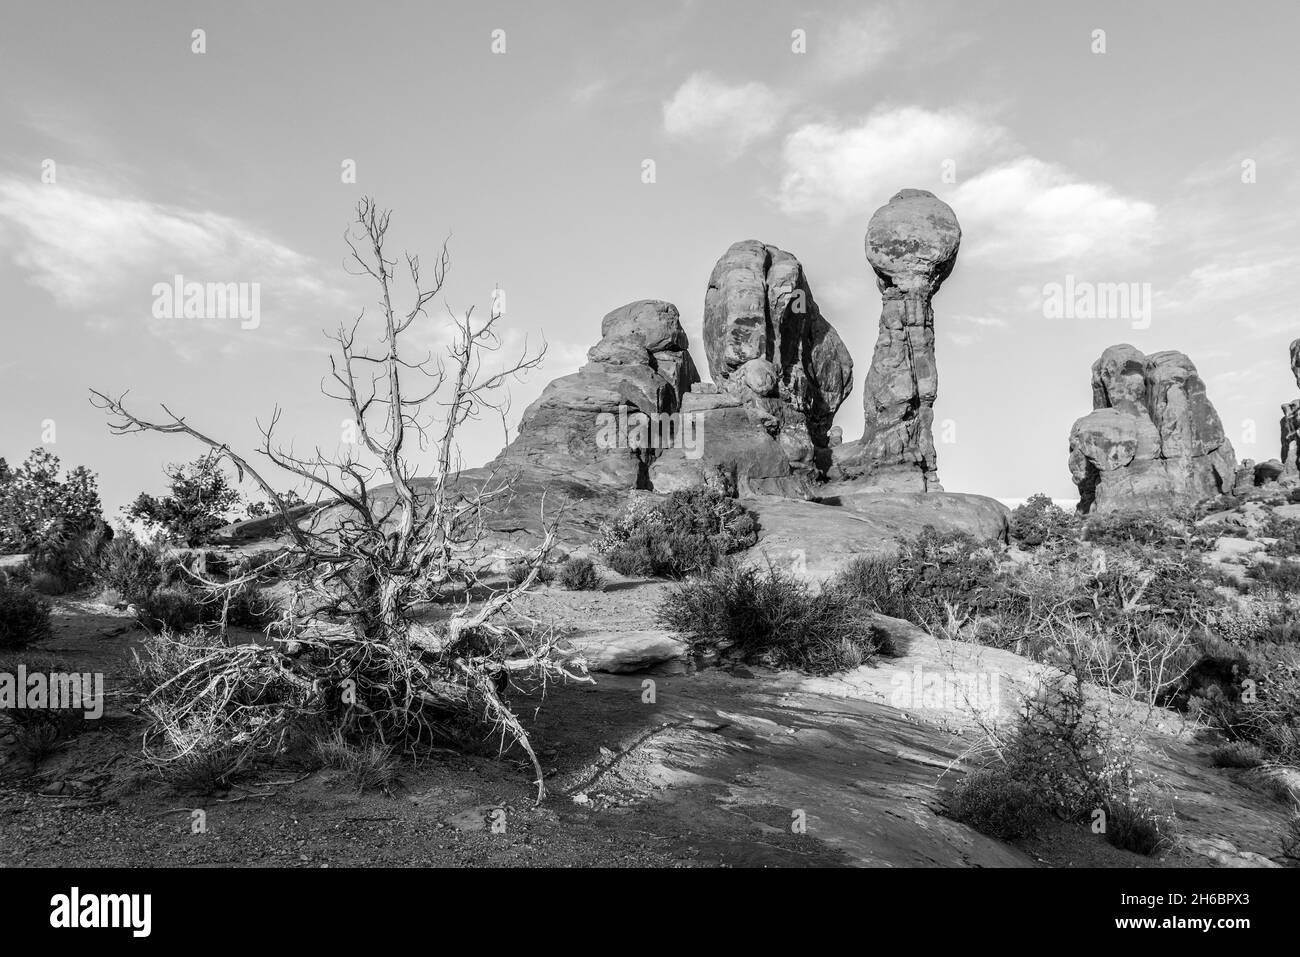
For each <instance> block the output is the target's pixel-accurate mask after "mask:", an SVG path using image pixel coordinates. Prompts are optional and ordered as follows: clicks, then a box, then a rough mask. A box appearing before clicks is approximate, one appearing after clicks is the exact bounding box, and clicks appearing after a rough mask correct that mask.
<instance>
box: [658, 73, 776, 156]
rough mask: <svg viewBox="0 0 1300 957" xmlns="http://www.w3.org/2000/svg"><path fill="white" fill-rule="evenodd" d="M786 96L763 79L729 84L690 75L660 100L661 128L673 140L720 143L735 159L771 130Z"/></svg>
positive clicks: (708, 75)
mask: <svg viewBox="0 0 1300 957" xmlns="http://www.w3.org/2000/svg"><path fill="white" fill-rule="evenodd" d="M789 107H790V100H789V98H788V97H786V96H784V95H782V94H779V93H777V92H775V91H774V90H772V89H771V88H770V87H768V86H767V85H766V84H763V83H742V84H728V83H725V82H723V81H722V80H719V79H718V78H717V77H714V76H713V75H712V74H709V73H693V74H691V76H689V77H687V79H686V81H685V82H684V83H683V84H682V85H681V86H680V87H678V88H677V92H676V93H674V94H673V96H672V99H670V100H668V101H666V102H665V103H664V107H663V109H664V132H665V133H667V134H668V136H670V137H672V138H673V139H679V140H688V141H695V142H715V143H720V144H721V145H722V147H723V150H724V153H725V155H726V156H727V158H729V159H735V158H736V157H738V156H740V155H741V154H742V153H744V152H745V150H746V149H748V148H749V147H750V145H752V144H753V143H755V142H757V141H758V140H761V139H763V138H764V137H767V136H769V135H771V134H772V133H773V132H775V131H776V129H777V127H778V126H779V125H780V122H781V120H782V119H783V118H784V116H785V114H786V111H787V110H788V109H789Z"/></svg>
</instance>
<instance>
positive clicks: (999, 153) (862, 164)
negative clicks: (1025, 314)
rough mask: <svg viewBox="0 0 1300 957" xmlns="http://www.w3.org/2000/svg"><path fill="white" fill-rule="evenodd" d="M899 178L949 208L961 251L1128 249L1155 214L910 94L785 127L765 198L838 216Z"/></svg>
mask: <svg viewBox="0 0 1300 957" xmlns="http://www.w3.org/2000/svg"><path fill="white" fill-rule="evenodd" d="M954 180H955V182H953V181H954ZM901 186H911V187H917V188H923V189H930V190H932V191H933V192H935V193H936V194H937V195H939V196H940V197H941V198H944V199H946V200H947V201H948V202H949V203H950V204H951V205H952V206H953V207H954V208H956V209H958V210H960V218H961V222H962V225H963V228H964V231H965V235H966V237H967V238H966V240H965V241H964V244H963V255H964V258H966V259H967V260H972V259H974V260H981V259H983V260H1002V261H1005V262H1007V263H1014V264H1016V265H1019V266H1035V265H1042V264H1046V263H1055V262H1070V263H1072V264H1074V265H1080V264H1084V263H1086V262H1089V261H1098V260H1107V261H1109V260H1114V259H1117V258H1120V257H1124V256H1130V257H1131V256H1133V255H1135V254H1137V253H1139V252H1140V251H1141V250H1143V249H1144V248H1145V247H1146V245H1148V244H1149V243H1150V240H1151V237H1152V234H1153V231H1154V229H1155V225H1156V208H1155V206H1154V205H1153V204H1151V203H1149V202H1146V201H1144V200H1140V199H1136V198H1132V197H1128V196H1124V195H1122V194H1121V193H1120V192H1119V191H1117V190H1115V189H1114V188H1112V187H1110V186H1108V185H1107V184H1104V183H1092V182H1087V181H1085V180H1082V179H1080V178H1079V177H1077V176H1075V175H1073V174H1072V173H1071V172H1070V171H1068V170H1067V169H1065V168H1063V167H1061V166H1059V165H1057V164H1054V163H1049V162H1046V161H1044V160H1041V159H1039V158H1037V157H1034V156H1031V155H1028V154H1026V153H1025V152H1024V151H1023V149H1021V148H1020V147H1019V146H1018V144H1017V143H1016V141H1015V138H1014V137H1013V136H1012V134H1011V132H1010V131H1009V130H1008V129H1006V128H1005V127H1003V126H1002V125H1000V124H998V123H996V122H993V121H991V120H990V119H988V118H987V117H984V116H981V115H979V114H978V113H976V112H974V111H969V110H959V109H951V110H930V109H926V108H923V107H918V106H903V107H893V108H888V109H882V110H878V111H876V112H875V113H872V114H871V115H869V116H868V117H866V119H864V120H862V121H861V122H859V123H857V124H852V125H842V124H836V123H824V122H823V123H810V124H805V125H804V126H801V127H799V128H798V129H796V130H794V131H793V132H791V133H790V134H789V135H788V136H787V137H786V140H785V144H784V149H783V153H782V174H781V180H780V185H779V187H778V189H777V191H776V193H775V196H774V200H775V202H776V205H777V206H778V208H780V209H781V210H783V211H784V212H786V213H790V214H796V215H819V216H822V217H824V218H825V219H827V220H828V221H830V222H831V223H840V222H843V221H844V220H846V219H848V218H856V217H860V216H862V215H864V214H867V213H869V212H870V211H871V210H873V209H875V208H876V207H877V206H880V205H881V204H883V203H884V202H885V201H886V200H887V199H888V198H889V197H890V196H891V195H893V193H894V192H895V191H897V190H898V189H899V187H901Z"/></svg>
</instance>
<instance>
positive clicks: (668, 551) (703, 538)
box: [595, 486, 759, 578]
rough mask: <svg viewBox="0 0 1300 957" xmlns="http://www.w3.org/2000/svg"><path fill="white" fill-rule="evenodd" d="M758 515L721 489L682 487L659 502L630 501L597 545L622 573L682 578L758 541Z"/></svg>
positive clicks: (603, 530)
mask: <svg viewBox="0 0 1300 957" xmlns="http://www.w3.org/2000/svg"><path fill="white" fill-rule="evenodd" d="M758 532H759V526H758V518H757V516H755V515H754V513H753V512H751V511H750V510H749V509H748V508H746V507H745V506H744V505H742V504H740V503H739V502H737V501H736V500H735V499H733V498H729V497H728V496H727V495H726V494H724V493H723V492H721V491H719V490H718V489H717V488H711V487H706V486H696V487H694V488H690V489H681V490H679V491H676V492H673V493H672V494H671V495H669V496H668V499H667V501H665V502H663V503H662V504H660V505H647V504H646V503H645V502H644V501H643V500H638V501H635V502H633V503H632V505H631V506H630V507H629V509H628V512H627V514H625V515H624V517H623V518H622V519H620V520H619V521H618V522H617V523H615V524H614V525H612V526H609V525H606V526H602V527H601V534H600V537H599V538H598V539H597V540H596V542H595V547H596V550H597V551H598V552H600V553H601V554H602V555H603V556H604V559H605V563H606V564H607V565H609V567H610V568H612V569H613V570H614V571H616V572H618V573H619V574H620V575H653V576H656V577H662V578H682V577H684V576H686V575H690V574H697V573H700V572H704V571H707V570H708V569H710V568H713V567H714V566H715V565H717V564H718V562H719V561H721V559H722V558H723V557H724V556H726V555H730V554H732V553H733V552H737V551H741V550H742V549H746V548H749V547H750V546H752V545H753V544H755V543H756V542H757V541H758Z"/></svg>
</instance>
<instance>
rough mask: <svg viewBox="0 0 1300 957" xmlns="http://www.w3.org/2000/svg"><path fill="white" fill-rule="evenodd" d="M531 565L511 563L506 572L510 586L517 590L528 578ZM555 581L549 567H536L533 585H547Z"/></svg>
mask: <svg viewBox="0 0 1300 957" xmlns="http://www.w3.org/2000/svg"><path fill="white" fill-rule="evenodd" d="M532 567H533V566H532V563H530V562H526V561H519V562H513V563H511V565H510V569H509V571H507V572H506V580H507V581H509V582H510V584H511V586H512V587H514V588H518V587H519V586H520V585H522V584H523V583H524V582H525V581H526V580H527V578H528V573H529V572H530V571H531V570H532ZM554 580H555V572H554V571H553V570H552V569H551V567H550V566H549V565H538V566H537V577H536V578H534V579H533V581H534V583H535V584H538V585H549V584H550V583H551V582H553V581H554Z"/></svg>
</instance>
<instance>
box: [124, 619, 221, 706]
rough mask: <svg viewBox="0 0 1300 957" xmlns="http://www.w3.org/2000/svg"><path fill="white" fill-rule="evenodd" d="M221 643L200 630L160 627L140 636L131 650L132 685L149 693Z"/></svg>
mask: <svg viewBox="0 0 1300 957" xmlns="http://www.w3.org/2000/svg"><path fill="white" fill-rule="evenodd" d="M219 647H223V646H222V644H221V643H220V642H217V641H214V640H213V639H212V638H211V637H210V636H208V635H205V634H203V633H202V632H173V631H170V630H169V629H166V628H163V629H160V630H159V631H157V632H155V633H152V634H149V635H146V636H144V638H142V639H141V641H140V645H139V648H133V649H132V650H131V665H132V675H131V678H130V684H131V689H132V690H133V691H135V692H137V693H139V694H145V695H147V694H150V693H152V692H153V691H154V690H156V689H157V688H159V687H160V686H162V685H165V684H166V683H167V682H168V681H170V680H171V679H173V678H175V677H176V676H177V675H179V674H180V673H181V672H182V671H184V670H185V669H186V668H189V667H190V666H191V665H193V664H194V663H195V662H197V661H198V660H199V659H201V658H202V657H203V656H204V655H206V654H208V653H210V652H211V651H212V650H214V649H215V648H219Z"/></svg>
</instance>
